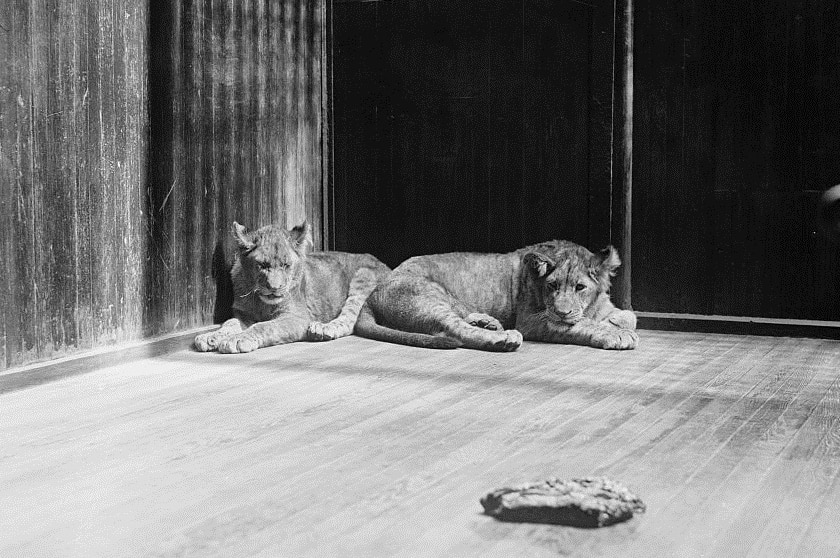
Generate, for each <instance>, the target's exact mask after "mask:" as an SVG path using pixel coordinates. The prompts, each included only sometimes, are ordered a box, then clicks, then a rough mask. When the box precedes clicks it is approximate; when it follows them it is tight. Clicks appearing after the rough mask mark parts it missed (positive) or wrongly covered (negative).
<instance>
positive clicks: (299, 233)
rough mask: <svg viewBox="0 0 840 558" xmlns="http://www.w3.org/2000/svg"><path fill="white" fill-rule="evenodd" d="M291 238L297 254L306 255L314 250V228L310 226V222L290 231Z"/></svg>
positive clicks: (305, 222)
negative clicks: (310, 250) (311, 249)
mask: <svg viewBox="0 0 840 558" xmlns="http://www.w3.org/2000/svg"><path fill="white" fill-rule="evenodd" d="M289 236H290V237H291V240H292V246H293V247H294V249H295V250H296V251H297V252H299V253H301V254H305V253H306V252H308V251H309V249H310V248H312V244H313V242H312V228H311V227H310V226H309V221H304V222H303V223H301V224H300V225H298V226H297V227H295V228H293V229H292V230H290V231H289Z"/></svg>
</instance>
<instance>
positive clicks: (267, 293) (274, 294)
mask: <svg viewBox="0 0 840 558" xmlns="http://www.w3.org/2000/svg"><path fill="white" fill-rule="evenodd" d="M257 295H258V296H259V297H260V300H262V301H263V302H265V303H266V304H272V305H274V304H281V303H283V302H284V301H285V300H286V299H288V298H289V292H288V291H287V290H286V289H265V288H261V289H258V290H257Z"/></svg>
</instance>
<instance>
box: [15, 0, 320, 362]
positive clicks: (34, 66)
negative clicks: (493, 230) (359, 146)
mask: <svg viewBox="0 0 840 558" xmlns="http://www.w3.org/2000/svg"><path fill="white" fill-rule="evenodd" d="M325 10H326V2H325V0H312V1H306V2H300V1H294V0H248V1H239V0H206V1H198V0H195V1H193V0H183V1H178V2H176V1H169V0H152V1H151V2H150V3H148V4H147V3H146V2H136V1H134V0H91V1H87V0H85V1H81V0H37V1H31V2H30V1H28V0H7V1H4V2H2V4H0V234H2V240H0V262H2V263H0V266H2V269H0V297H1V298H0V312H2V315H0V328H2V329H0V336H2V337H0V369H3V368H6V367H10V366H16V365H19V364H22V363H25V362H29V361H33V360H38V359H46V358H50V357H54V356H60V355H63V354H67V353H68V352H72V351H74V350H77V349H81V348H89V347H95V346H100V345H103V344H108V343H113V342H119V341H124V340H130V339H136V338H139V337H141V336H144V335H149V334H157V333H162V332H168V331H173V330H179V329H184V328H188V327H191V326H194V325H200V324H204V323H209V322H210V321H211V319H212V301H213V292H214V285H213V283H212V280H211V278H210V276H211V271H210V265H211V259H212V253H213V247H214V244H215V241H216V237H217V235H219V234H222V233H223V231H225V230H227V228H228V227H229V226H230V222H231V221H232V220H233V219H237V220H239V221H241V222H243V223H244V224H246V225H249V226H257V225H260V224H264V223H267V222H269V221H273V222H280V223H283V224H286V223H288V224H296V223H297V222H299V221H301V220H303V219H304V218H308V219H310V220H311V221H312V224H313V225H314V230H315V236H316V242H317V243H318V244H320V243H321V242H322V240H321V238H322V231H323V227H322V223H321V221H322V219H321V213H322V212H321V204H322V200H321V190H322V186H321V177H322V170H321V149H322V143H321V127H322V122H323V118H322V114H321V112H322V105H323V93H322V84H323V69H322V63H321V60H322V57H323V46H322V43H323V41H324V38H325V36H324V25H325V24H324V22H325ZM149 138H150V139H149ZM149 147H151V149H149Z"/></svg>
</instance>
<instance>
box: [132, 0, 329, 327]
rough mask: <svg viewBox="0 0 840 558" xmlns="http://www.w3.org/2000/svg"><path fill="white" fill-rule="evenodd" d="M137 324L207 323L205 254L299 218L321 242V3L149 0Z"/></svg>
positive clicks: (209, 284) (208, 259)
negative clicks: (144, 218)
mask: <svg viewBox="0 0 840 558" xmlns="http://www.w3.org/2000/svg"><path fill="white" fill-rule="evenodd" d="M151 5H152V8H153V9H152V12H151V20H152V24H151V26H150V29H151V33H152V35H151V38H150V53H151V58H150V102H149V105H150V118H151V137H152V145H151V150H150V157H149V184H148V190H147V198H146V199H147V203H148V214H149V232H150V238H151V240H150V243H151V245H150V247H149V253H150V254H151V255H152V256H151V257H150V258H149V259H148V266H149V269H148V270H147V273H146V280H147V285H146V290H147V298H146V312H147V314H146V317H145V323H146V329H147V332H148V333H158V332H162V331H172V330H174V329H178V328H184V327H192V326H196V325H201V324H204V323H209V322H210V320H211V317H212V310H213V301H214V292H215V289H214V284H213V278H212V273H211V271H212V256H213V247H214V244H215V242H216V240H217V239H218V238H219V236H220V235H226V234H229V231H230V226H231V223H232V222H233V221H234V220H236V221H239V222H240V223H242V224H244V225H246V226H248V227H257V226H260V225H264V224H268V223H279V224H281V225H284V226H289V227H291V226H294V225H297V224H300V222H302V221H303V220H304V219H308V220H309V221H310V223H311V224H312V225H313V231H314V236H315V243H316V246H321V245H322V242H323V240H322V235H323V227H322V217H321V216H322V195H321V192H322V183H321V181H322V177H323V172H322V168H321V165H322V160H321V153H322V141H321V140H322V127H323V114H322V111H323V93H322V90H323V87H322V86H323V76H322V74H323V69H322V58H323V54H324V48H323V41H324V39H325V36H324V27H325V12H326V1H325V0H306V1H303V2H301V1H299V0H182V1H180V2H172V1H170V0H152V3H151Z"/></svg>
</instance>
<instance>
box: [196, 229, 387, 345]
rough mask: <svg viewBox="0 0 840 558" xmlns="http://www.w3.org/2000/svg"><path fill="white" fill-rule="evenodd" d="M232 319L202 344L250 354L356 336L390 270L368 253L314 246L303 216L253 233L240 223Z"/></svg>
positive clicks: (201, 338)
mask: <svg viewBox="0 0 840 558" xmlns="http://www.w3.org/2000/svg"><path fill="white" fill-rule="evenodd" d="M233 235H234V238H235V239H236V243H237V248H236V256H235V260H234V262H233V266H232V268H231V270H230V277H231V280H232V282H233V308H232V313H233V316H234V317H233V318H231V319H228V320H226V321H225V322H224V323H223V324H222V326H221V327H220V328H219V329H217V330H215V331H211V332H209V333H204V334H201V335H198V336H197V337H196V338H195V347H196V349H198V350H199V351H214V350H217V351H219V352H220V353H247V352H250V351H253V350H255V349H259V348H261V347H270V346H272V345H279V344H281V343H290V342H293V341H302V340H310V341H326V340H330V339H337V338H339V337H344V336H346V335H350V334H351V333H352V332H353V327H354V326H355V323H356V319H357V317H358V315H359V311H360V310H361V308H362V305H363V304H364V302H365V300H366V299H367V296H368V295H369V294H370V292H371V291H372V290H373V289H374V287H376V284H377V282H378V281H379V280H380V279H381V278H383V277H385V276H386V275H387V273H388V271H389V269H388V267H387V266H385V264H383V263H382V262H380V261H379V260H377V259H376V258H374V257H373V256H370V255H368V254H348V253H345V252H310V251H309V250H310V247H311V245H312V237H311V234H310V231H309V225H308V224H307V223H303V225H301V226H299V227H295V228H294V229H292V230H291V231H286V230H285V229H283V228H282V227H278V226H275V225H269V226H266V227H262V228H260V229H258V230H256V231H253V232H248V231H246V230H245V227H243V226H242V225H240V224H239V223H234V224H233Z"/></svg>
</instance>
